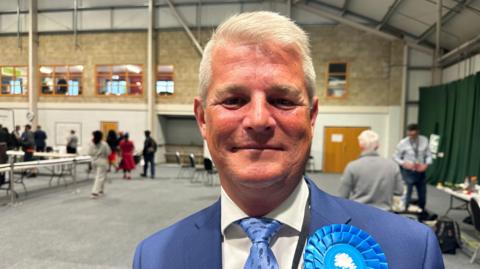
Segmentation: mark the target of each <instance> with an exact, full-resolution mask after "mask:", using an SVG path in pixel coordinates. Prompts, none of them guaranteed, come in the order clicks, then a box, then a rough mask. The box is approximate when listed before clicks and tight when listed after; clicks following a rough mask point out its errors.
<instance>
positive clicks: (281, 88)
mask: <svg viewBox="0 0 480 269" xmlns="http://www.w3.org/2000/svg"><path fill="white" fill-rule="evenodd" d="M268 91H269V92H272V93H279V94H281V95H289V96H292V97H301V95H302V91H301V90H300V89H298V88H296V87H293V86H290V85H285V84H276V85H272V86H271V87H269V89H268Z"/></svg>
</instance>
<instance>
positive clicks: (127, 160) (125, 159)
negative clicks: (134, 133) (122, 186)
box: [119, 133, 135, 179]
mask: <svg viewBox="0 0 480 269" xmlns="http://www.w3.org/2000/svg"><path fill="white" fill-rule="evenodd" d="M119 149H120V154H121V156H122V161H121V163H120V167H119V168H120V169H123V178H124V179H132V177H131V175H130V171H131V170H132V169H134V168H135V161H134V160H133V152H134V150H135V145H133V142H132V141H131V140H130V139H129V135H128V133H125V135H124V137H123V139H122V141H121V142H120V145H119Z"/></svg>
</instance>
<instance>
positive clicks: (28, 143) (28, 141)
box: [21, 124, 35, 162]
mask: <svg viewBox="0 0 480 269" xmlns="http://www.w3.org/2000/svg"><path fill="white" fill-rule="evenodd" d="M21 141H22V142H21V143H22V150H23V152H24V153H25V154H24V155H23V161H25V162H28V161H32V160H33V152H34V151H35V137H34V134H33V132H32V126H30V124H27V125H25V130H24V132H23V133H22V136H21Z"/></svg>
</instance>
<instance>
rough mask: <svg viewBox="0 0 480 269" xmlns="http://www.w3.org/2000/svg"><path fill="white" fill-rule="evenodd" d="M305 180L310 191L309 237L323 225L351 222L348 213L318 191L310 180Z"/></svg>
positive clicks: (328, 196) (329, 197)
mask: <svg viewBox="0 0 480 269" xmlns="http://www.w3.org/2000/svg"><path fill="white" fill-rule="evenodd" d="M305 179H306V181H307V184H308V188H309V189H310V227H309V235H312V234H313V233H315V231H317V230H318V229H320V228H322V227H323V226H325V225H330V224H345V223H347V222H349V221H350V220H351V218H350V216H349V214H348V212H347V211H346V210H345V209H344V208H343V207H342V206H340V205H339V204H338V203H337V201H336V200H335V199H333V197H332V196H330V195H329V194H326V193H325V192H323V191H321V190H320V189H318V188H317V186H316V185H315V183H314V182H313V181H312V180H311V179H310V178H308V177H305Z"/></svg>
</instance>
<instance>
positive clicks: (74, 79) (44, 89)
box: [40, 65, 83, 96]
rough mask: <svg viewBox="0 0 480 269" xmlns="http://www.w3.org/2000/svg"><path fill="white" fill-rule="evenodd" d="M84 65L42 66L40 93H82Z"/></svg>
mask: <svg viewBox="0 0 480 269" xmlns="http://www.w3.org/2000/svg"><path fill="white" fill-rule="evenodd" d="M82 74H83V65H56V66H41V67H40V93H41V94H43V95H68V96H78V95H80V94H82Z"/></svg>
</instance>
